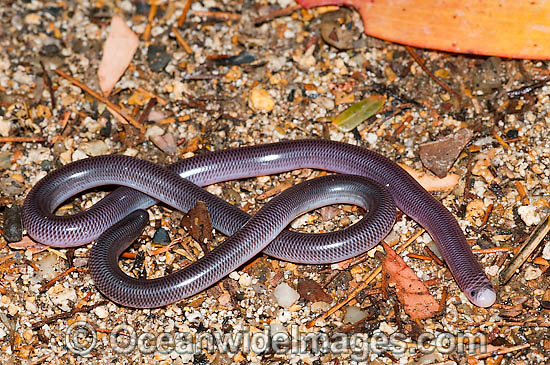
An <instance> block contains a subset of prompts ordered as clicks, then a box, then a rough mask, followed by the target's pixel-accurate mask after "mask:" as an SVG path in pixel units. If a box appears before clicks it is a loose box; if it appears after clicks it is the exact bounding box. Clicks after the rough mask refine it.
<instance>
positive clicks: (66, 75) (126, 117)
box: [55, 69, 145, 132]
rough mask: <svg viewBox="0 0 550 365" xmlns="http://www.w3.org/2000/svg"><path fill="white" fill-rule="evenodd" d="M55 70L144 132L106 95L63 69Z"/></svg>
mask: <svg viewBox="0 0 550 365" xmlns="http://www.w3.org/2000/svg"><path fill="white" fill-rule="evenodd" d="M55 72H56V73H57V74H58V75H59V76H61V77H63V78H64V79H66V80H68V81H70V82H72V83H73V84H75V85H76V86H78V87H79V88H81V89H82V90H84V91H85V92H87V93H88V94H90V95H91V96H92V97H94V98H96V99H97V100H99V101H101V102H102V103H103V104H105V105H107V106H108V107H109V108H111V109H112V110H114V111H115V112H116V113H118V114H119V115H121V116H123V118H124V119H126V120H127V121H128V122H130V124H132V125H133V126H134V127H136V128H137V129H139V130H140V131H141V132H145V128H144V127H143V126H142V125H140V124H139V123H138V122H137V121H136V120H135V119H134V118H133V117H132V116H130V115H124V114H123V113H122V110H121V109H120V108H119V107H118V106H117V105H115V104H113V103H112V102H111V101H109V99H107V98H106V97H104V96H103V95H101V94H99V93H98V92H96V91H94V90H92V89H90V88H89V87H88V86H86V85H84V84H83V83H82V82H80V81H79V80H77V79H75V78H74V77H72V76H70V75H68V74H66V73H64V72H63V71H61V70H59V69H56V70H55Z"/></svg>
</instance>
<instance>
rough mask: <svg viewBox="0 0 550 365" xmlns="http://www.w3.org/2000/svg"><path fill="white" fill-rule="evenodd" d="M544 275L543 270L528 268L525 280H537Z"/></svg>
mask: <svg viewBox="0 0 550 365" xmlns="http://www.w3.org/2000/svg"><path fill="white" fill-rule="evenodd" d="M541 275H542V270H541V269H539V268H538V267H528V268H527V269H526V270H525V280H535V279H538V278H539V277H540V276H541Z"/></svg>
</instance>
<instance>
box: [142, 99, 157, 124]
mask: <svg viewBox="0 0 550 365" xmlns="http://www.w3.org/2000/svg"><path fill="white" fill-rule="evenodd" d="M155 105H157V98H151V99H149V102H147V105H146V106H145V109H143V113H141V115H140V116H139V119H138V123H139V124H140V125H142V124H143V123H145V122H146V120H147V117H148V116H149V113H151V109H153V107H154V106H155Z"/></svg>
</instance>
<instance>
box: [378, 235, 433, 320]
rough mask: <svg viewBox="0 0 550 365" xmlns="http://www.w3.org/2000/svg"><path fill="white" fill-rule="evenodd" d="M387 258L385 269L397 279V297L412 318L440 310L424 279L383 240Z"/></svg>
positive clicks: (392, 277)
mask: <svg viewBox="0 0 550 365" xmlns="http://www.w3.org/2000/svg"><path fill="white" fill-rule="evenodd" d="M382 245H383V246H384V250H385V251H386V258H385V259H384V262H383V263H382V265H383V267H384V271H385V272H387V273H388V274H389V275H390V279H391V281H395V284H396V292H397V298H398V299H399V301H400V302H401V304H403V309H404V310H405V312H406V313H407V314H408V315H409V316H410V317H411V319H413V320H415V319H425V318H430V317H433V316H434V315H435V314H436V313H437V312H438V310H439V303H438V302H437V301H436V300H435V298H434V297H433V296H432V295H431V294H430V292H429V291H428V289H427V288H426V286H425V285H424V283H423V282H422V280H420V279H419V278H418V276H416V274H415V273H414V271H412V269H411V268H410V267H409V266H407V264H406V263H405V261H403V259H402V258H401V256H399V255H398V254H397V253H395V251H394V250H393V249H392V248H391V247H390V246H388V245H387V244H385V243H384V242H382Z"/></svg>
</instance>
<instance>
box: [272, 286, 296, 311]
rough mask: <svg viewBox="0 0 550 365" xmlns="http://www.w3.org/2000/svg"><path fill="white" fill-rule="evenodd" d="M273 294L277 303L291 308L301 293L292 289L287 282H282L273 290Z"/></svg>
mask: <svg viewBox="0 0 550 365" xmlns="http://www.w3.org/2000/svg"><path fill="white" fill-rule="evenodd" d="M273 296H274V297H275V300H276V301H277V303H278V304H279V305H280V306H281V307H283V308H290V306H291V305H292V304H294V303H295V302H296V301H297V300H298V299H300V294H298V292H297V291H296V290H294V289H292V288H291V287H290V286H289V285H288V284H287V283H281V284H279V285H277V287H276V288H275V289H274V290H273Z"/></svg>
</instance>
